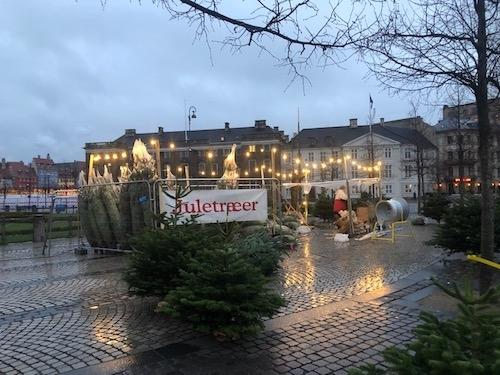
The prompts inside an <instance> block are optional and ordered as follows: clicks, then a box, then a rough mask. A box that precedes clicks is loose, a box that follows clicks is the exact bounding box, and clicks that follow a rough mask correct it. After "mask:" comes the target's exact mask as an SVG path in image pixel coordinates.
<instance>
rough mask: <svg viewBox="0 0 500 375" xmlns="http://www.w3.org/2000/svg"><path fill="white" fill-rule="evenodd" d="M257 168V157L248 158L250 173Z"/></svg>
mask: <svg viewBox="0 0 500 375" xmlns="http://www.w3.org/2000/svg"><path fill="white" fill-rule="evenodd" d="M255 168H257V162H256V161H255V159H250V160H248V170H249V171H250V173H252V172H254V171H255Z"/></svg>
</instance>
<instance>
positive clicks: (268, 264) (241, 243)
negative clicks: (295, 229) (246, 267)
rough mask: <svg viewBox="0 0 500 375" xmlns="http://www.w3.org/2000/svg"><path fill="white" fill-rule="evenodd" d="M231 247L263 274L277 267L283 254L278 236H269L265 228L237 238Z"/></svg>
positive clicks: (269, 272) (267, 273) (268, 273)
mask: <svg viewBox="0 0 500 375" xmlns="http://www.w3.org/2000/svg"><path fill="white" fill-rule="evenodd" d="M232 247H233V248H234V249H235V250H236V251H237V252H238V253H239V254H241V255H242V256H244V257H245V258H246V259H248V261H249V262H250V263H251V264H252V265H254V266H255V267H257V268H258V269H260V270H261V272H262V273H263V274H264V275H265V276H270V275H271V274H272V273H273V272H274V271H276V270H277V269H278V267H279V264H280V261H281V260H282V259H283V256H284V254H285V249H284V246H283V245H282V244H281V240H280V237H279V236H277V237H271V235H270V234H269V233H268V232H267V231H266V230H262V231H259V232H257V233H253V234H250V235H249V236H247V237H244V238H242V239H240V240H237V241H235V242H234V244H233V245H232Z"/></svg>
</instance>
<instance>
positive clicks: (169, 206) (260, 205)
mask: <svg viewBox="0 0 500 375" xmlns="http://www.w3.org/2000/svg"><path fill="white" fill-rule="evenodd" d="M168 194H169V195H170V196H175V192H174V191H169V192H168ZM160 205H161V211H162V212H163V211H165V212H168V213H172V214H173V213H174V212H175V211H176V210H177V212H178V213H179V214H180V215H181V217H186V218H189V217H190V216H191V215H200V216H199V217H198V218H197V219H196V221H197V222H198V223H217V222H219V223H223V222H225V221H265V220H267V190H266V189H251V190H250V189H247V190H244V189H242V190H193V191H191V192H190V193H189V194H188V195H187V196H185V197H182V198H180V199H179V201H178V202H177V205H176V202H175V199H173V198H171V197H169V196H168V195H167V194H165V193H161V195H160Z"/></svg>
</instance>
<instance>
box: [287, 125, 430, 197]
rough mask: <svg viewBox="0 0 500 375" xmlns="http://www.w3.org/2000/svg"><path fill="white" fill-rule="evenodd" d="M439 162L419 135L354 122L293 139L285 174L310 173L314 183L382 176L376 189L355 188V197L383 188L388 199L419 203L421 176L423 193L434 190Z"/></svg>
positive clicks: (411, 131)
mask: <svg viewBox="0 0 500 375" xmlns="http://www.w3.org/2000/svg"><path fill="white" fill-rule="evenodd" d="M398 121H402V120H398ZM372 154H373V157H372V156H371V155H372ZM436 157H437V151H436V147H435V146H434V145H433V144H432V142H430V140H428V139H427V138H425V137H424V136H423V135H422V134H421V133H420V132H418V131H417V130H414V129H408V128H404V127H392V126H388V125H380V124H376V125H373V126H372V131H371V132H370V127H369V126H357V122H353V120H351V124H350V126H344V127H328V128H313V129H304V130H302V131H301V132H300V133H299V134H297V135H296V136H295V137H293V138H292V140H291V142H290V144H289V149H288V150H287V153H286V155H285V156H284V159H285V160H283V161H282V174H283V175H286V176H288V178H289V179H293V177H291V176H297V178H301V176H302V180H304V179H305V177H303V176H304V171H305V172H307V179H308V181H329V180H336V179H345V174H346V172H347V176H348V178H349V179H354V178H368V177H379V178H380V183H379V184H378V185H375V186H373V187H369V186H364V185H360V186H358V185H356V184H352V186H351V193H352V196H353V197H359V196H360V194H361V192H362V191H366V192H368V193H371V194H373V193H374V194H375V195H378V194H379V186H380V189H381V192H382V194H383V195H384V196H386V197H388V198H391V197H402V198H415V197H416V195H417V189H418V174H419V173H420V175H421V176H422V177H423V184H422V191H423V192H424V193H428V192H431V191H433V190H434V188H435V185H436V183H435V181H436V180H435V167H434V165H433V164H434V163H435V161H436ZM344 158H346V161H345V162H344ZM417 161H419V165H420V167H419V168H417ZM372 189H374V191H372Z"/></svg>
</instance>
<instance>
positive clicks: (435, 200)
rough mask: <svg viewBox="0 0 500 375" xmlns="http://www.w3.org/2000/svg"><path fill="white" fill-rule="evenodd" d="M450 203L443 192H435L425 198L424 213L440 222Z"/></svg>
mask: <svg viewBox="0 0 500 375" xmlns="http://www.w3.org/2000/svg"><path fill="white" fill-rule="evenodd" d="M449 205H450V201H449V200H448V199H447V198H446V196H445V195H444V194H443V193H433V194H431V195H429V196H427V197H426V198H425V201H424V207H423V209H422V214H423V215H424V216H427V217H430V218H431V219H434V220H437V222H438V223H439V222H440V221H441V219H442V218H443V215H444V214H445V212H446V209H447V208H448V206H449Z"/></svg>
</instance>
